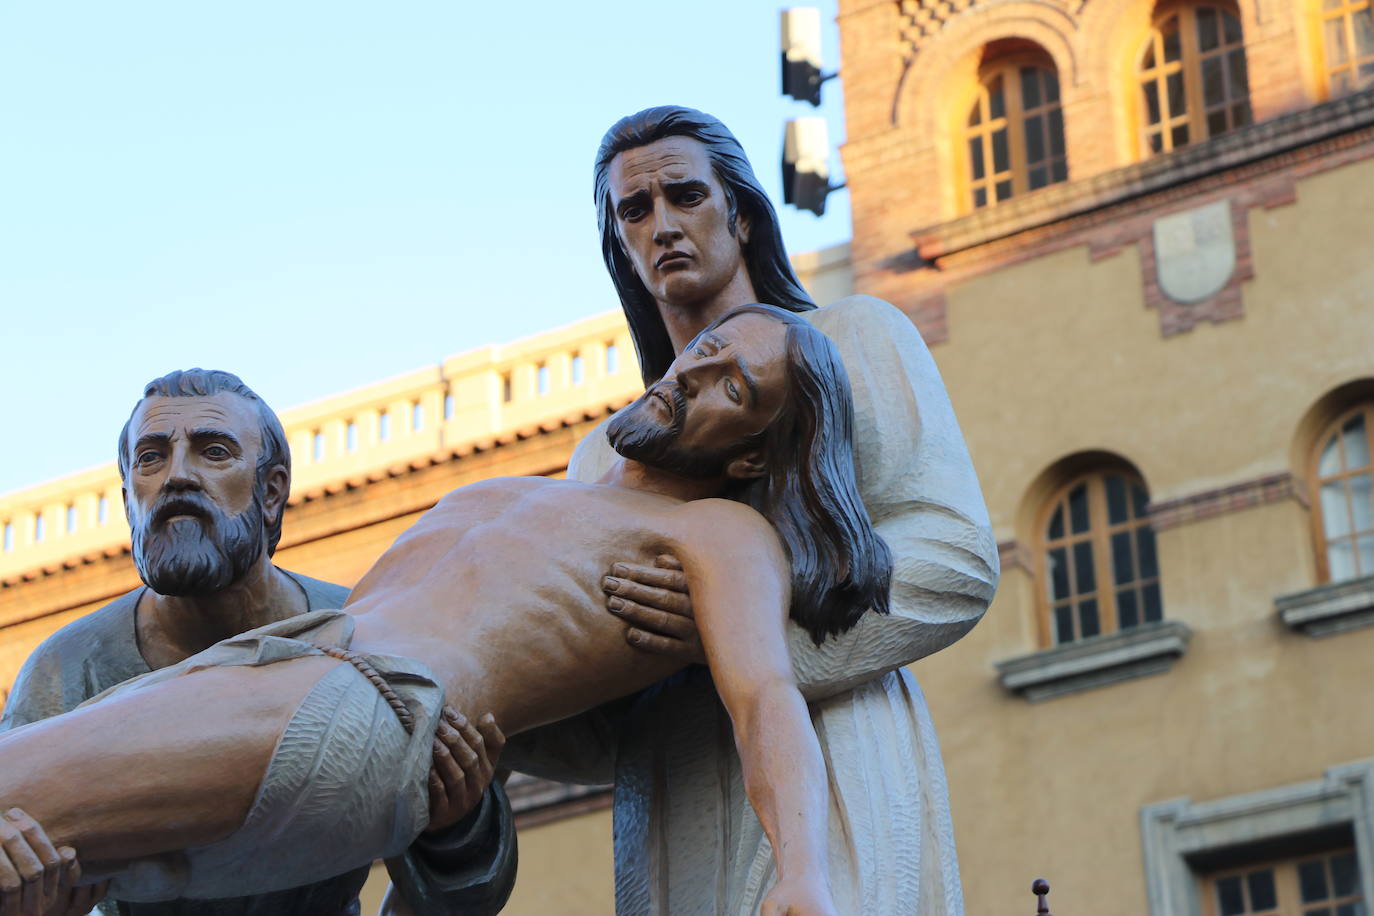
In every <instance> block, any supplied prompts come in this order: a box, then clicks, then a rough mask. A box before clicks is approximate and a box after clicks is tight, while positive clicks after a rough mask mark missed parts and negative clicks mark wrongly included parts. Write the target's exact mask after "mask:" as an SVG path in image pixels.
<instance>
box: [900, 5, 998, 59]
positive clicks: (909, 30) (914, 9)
mask: <svg viewBox="0 0 1374 916" xmlns="http://www.w3.org/2000/svg"><path fill="white" fill-rule="evenodd" d="M978 2H979V0H897V8H898V10H900V12H901V17H902V19H901V22H902V53H903V56H904V58H905V59H906V60H908V61H910V60H912V59H913V58H915V56H916V52H917V51H918V50H920V47H921V45H922V44H923V43H924V42H925V41H926V40H927V39H929V38H934V37H935V36H936V35H937V34H939V32H940V30H941V29H943V28H944V27H945V23H946V22H948V21H949V19H950V17H952V16H956V15H958V14H959V13H962V12H963V11H964V10H966V9H970V8H972V7H974V6H977V5H978ZM983 3H984V4H986V3H987V0H983Z"/></svg>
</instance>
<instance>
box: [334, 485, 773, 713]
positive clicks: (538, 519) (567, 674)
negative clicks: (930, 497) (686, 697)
mask: <svg viewBox="0 0 1374 916" xmlns="http://www.w3.org/2000/svg"><path fill="white" fill-rule="evenodd" d="M703 506H704V502H703V503H683V502H680V501H678V500H676V499H671V498H669V497H665V496H659V495H656V494H651V493H645V492H641V491H637V490H629V489H624V488H620V487H613V486H604V485H594V484H581V483H576V482H573V481H566V480H551V479H548V478H538V477H536V478H501V479H496V480H490V481H484V482H482V483H478V484H472V485H469V486H467V487H463V488H462V489H460V490H456V491H454V492H453V493H450V494H449V495H448V496H446V497H444V498H443V499H442V500H441V501H440V502H439V504H438V505H436V506H435V507H434V508H433V509H432V510H430V511H429V512H428V513H426V514H425V516H424V517H423V518H421V519H420V521H419V522H417V523H416V524H415V525H414V526H413V527H412V528H411V529H410V530H408V531H407V532H405V533H404V534H403V535H401V536H400V537H399V538H398V539H397V540H396V542H395V544H393V545H392V546H391V548H390V549H389V550H387V552H386V553H385V554H383V555H382V557H381V559H379V560H378V561H377V563H376V565H374V566H373V567H372V569H371V570H370V571H369V572H368V574H367V575H366V576H364V577H363V579H362V581H361V582H359V583H358V586H357V588H355V589H354V591H353V595H352V598H351V599H350V601H349V604H348V608H347V609H348V610H349V611H350V612H351V613H353V614H355V615H357V616H358V620H357V630H356V634H355V637H354V643H353V646H354V648H355V649H358V650H360V651H364V652H371V653H375V652H382V653H391V654H399V655H407V656H410V657H412V658H417V659H419V660H421V661H423V662H425V663H426V664H428V665H429V666H430V667H431V668H433V669H434V671H435V673H436V674H437V675H438V677H439V679H440V680H441V681H442V682H443V685H444V688H445V694H446V698H447V702H448V703H450V704H451V705H453V706H454V707H456V708H458V709H459V710H460V711H462V712H464V713H465V714H467V715H469V716H480V715H482V714H483V713H487V712H491V713H492V714H494V715H495V716H496V719H497V722H498V723H499V724H500V725H501V727H502V728H503V729H504V730H505V732H506V733H507V734H517V733H519V732H521V731H524V730H526V729H529V728H533V727H535V726H537V725H541V724H543V723H546V722H550V721H554V720H557V719H562V718H565V717H567V716H569V715H572V714H574V713H577V712H580V711H581V710H584V709H587V708H589V707H592V706H595V705H598V704H600V703H602V702H605V701H607V700H610V699H614V698H616V697H620V696H624V695H626V694H628V693H631V692H633V691H635V690H637V689H639V688H642V687H645V686H647V685H649V684H652V683H654V682H655V681H658V680H660V679H662V678H663V677H665V676H666V675H668V674H670V673H672V672H673V671H674V670H676V669H677V668H678V667H680V665H679V664H678V663H675V662H673V661H671V660H666V659H663V658H657V657H654V656H652V655H649V654H647V653H644V652H641V651H639V650H636V649H634V648H632V647H631V646H630V645H628V644H627V643H626V641H625V626H624V624H623V623H622V622H621V621H620V620H618V619H617V618H616V617H614V616H612V615H611V614H609V613H607V611H606V609H605V597H604V594H603V593H602V590H601V583H602V578H603V577H604V576H605V575H606V574H607V572H608V570H609V569H610V567H611V566H612V564H614V563H616V562H638V563H644V564H649V563H652V560H653V557H654V556H656V555H657V554H659V553H663V552H676V551H678V550H679V549H680V548H682V547H683V546H684V542H685V541H686V542H690V541H692V540H693V539H701V538H703V537H709V538H711V539H712V540H713V541H714V542H715V543H714V544H713V552H719V553H722V554H724V555H728V550H720V551H715V550H714V548H715V547H726V546H727V545H728V544H729V542H730V541H731V540H732V539H736V538H745V537H747V538H755V537H760V536H761V537H775V535H773V533H772V529H771V528H769V527H768V526H767V524H766V523H765V522H764V521H763V520H762V518H757V517H756V518H757V521H758V524H757V525H746V526H743V527H741V528H738V529H735V530H708V529H706V528H705V526H703V524H702V522H703V519H702V518H701V516H702V514H703V513H702V511H701V509H700V508H699V507H703ZM689 571H690V570H689ZM783 575H784V577H785V572H784V573H783ZM769 612H773V613H776V611H775V610H771V609H770V611H769Z"/></svg>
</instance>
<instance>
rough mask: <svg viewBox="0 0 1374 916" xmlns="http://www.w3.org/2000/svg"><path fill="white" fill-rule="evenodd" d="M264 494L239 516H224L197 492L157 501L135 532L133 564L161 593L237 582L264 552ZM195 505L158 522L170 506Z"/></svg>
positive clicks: (205, 590)
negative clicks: (189, 514)
mask: <svg viewBox="0 0 1374 916" xmlns="http://www.w3.org/2000/svg"><path fill="white" fill-rule="evenodd" d="M261 497H262V494H261V493H260V492H259V490H258V488H257V487H255V488H254V491H253V503H252V505H250V506H249V507H248V508H247V509H245V510H244V511H243V512H242V513H240V514H239V515H232V516H231V515H225V514H224V513H223V512H221V511H220V510H219V508H218V507H217V506H216V505H215V504H214V503H212V502H211V501H210V500H209V499H208V498H206V497H205V496H204V495H202V494H200V493H183V494H178V495H176V496H170V497H165V498H164V499H162V500H160V501H159V503H158V505H157V506H155V507H154V509H153V511H151V512H149V513H148V514H147V516H145V518H144V520H143V522H142V523H141V524H139V525H138V526H137V527H136V528H135V529H134V531H133V553H134V566H135V567H137V568H138V574H139V577H140V578H142V579H143V582H144V584H146V585H147V586H148V587H149V588H151V589H152V590H153V591H155V592H157V593H158V594H159V595H173V596H182V595H208V594H212V593H214V592H218V591H222V590H224V589H226V588H228V587H229V586H230V585H232V584H233V583H235V582H237V581H238V580H239V579H241V578H243V576H244V575H245V574H246V573H247V572H248V570H250V569H251V568H252V567H253V564H254V563H255V562H257V559H258V557H260V556H262V552H263V547H264V545H265V544H266V538H267V534H266V532H265V531H264V530H263V509H262V498H261ZM173 506H184V507H185V508H188V509H190V508H192V507H193V508H194V509H195V510H196V511H195V513H194V515H193V516H192V517H187V518H180V519H177V520H176V521H172V522H159V521H158V519H159V518H165V517H166V516H167V515H168V514H171V512H170V511H169V507H173Z"/></svg>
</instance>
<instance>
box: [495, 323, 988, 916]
mask: <svg viewBox="0 0 1374 916" xmlns="http://www.w3.org/2000/svg"><path fill="white" fill-rule="evenodd" d="M805 317H807V318H808V319H810V320H811V321H812V322H813V323H814V324H815V325H816V327H818V328H820V329H821V330H822V331H824V332H825V334H826V335H827V336H829V337H830V338H831V339H832V340H833V341H834V342H835V344H836V345H837V346H838V347H839V351H840V355H841V357H842V358H843V361H844V364H845V368H846V369H847V370H848V372H849V378H850V382H851V384H852V386H853V389H854V406H855V462H856V465H857V468H858V474H859V487H860V492H861V494H862V496H863V500H864V504H865V505H866V506H867V507H868V511H869V514H870V516H871V517H872V519H873V521H874V523H875V525H876V526H877V529H878V531H879V533H880V534H882V536H883V537H884V538H885V539H886V540H887V543H888V544H889V546H890V547H891V548H892V553H893V557H894V560H895V569H894V575H893V584H892V614H891V615H890V616H879V615H877V614H871V613H870V614H867V615H865V616H864V617H863V618H862V620H861V621H860V623H859V624H858V625H857V626H856V627H855V628H854V629H852V630H850V631H849V632H848V633H846V634H844V635H843V636H840V637H838V638H836V637H832V638H830V639H828V640H827V641H826V642H825V643H824V644H823V645H822V646H820V647H819V648H817V647H816V646H815V645H814V644H813V643H812V642H811V640H810V638H809V637H808V636H807V634H806V633H805V632H804V631H803V630H802V629H801V628H800V627H798V626H796V625H795V624H793V625H791V626H790V628H789V634H788V638H789V645H790V648H791V652H792V661H793V667H794V669H795V672H796V675H797V680H798V683H799V684H800V685H801V687H802V690H803V692H804V693H805V694H806V696H807V698H808V699H809V700H811V701H812V704H811V717H812V721H813V723H814V724H815V727H816V733H817V735H819V737H820V743H821V748H822V750H823V753H824V756H825V760H826V767H827V770H828V772H829V779H830V829H829V836H830V879H831V884H832V886H833V888H834V890H835V895H836V903H837V905H838V906H839V908H840V911H841V912H842V913H845V914H855V916H859V914H862V916H884V914H903V916H905V914H920V916H961V914H962V913H963V894H962V891H961V888H960V884H959V867H958V862H957V860H956V859H955V854H954V837H953V831H952V827H951V824H950V812H949V800H948V793H947V791H946V786H945V774H944V768H943V766H942V765H941V762H940V749H939V744H938V742H937V741H936V738H935V731H934V728H933V727H932V725H931V721H930V715H929V713H928V711H927V709H926V704H925V699H924V697H923V696H922V695H921V691H920V688H919V687H918V686H917V684H916V680H915V678H913V677H912V676H911V673H910V672H909V671H906V670H905V669H902V670H894V669H899V668H900V666H903V665H906V664H908V663H910V662H913V661H915V660H917V659H919V658H922V657H924V656H926V655H928V654H930V653H931V652H935V651H937V650H939V649H943V648H944V647H945V646H948V645H949V644H951V643H952V642H954V641H955V640H957V639H958V638H959V637H961V636H963V635H964V634H965V633H967V632H968V631H969V629H971V628H972V627H973V625H974V624H975V623H977V622H978V619H979V617H981V616H982V614H983V611H984V610H985V609H986V608H987V606H988V603H989V602H990V601H991V600H992V595H993V590H994V589H995V587H996V584H997V577H998V565H997V549H996V544H995V542H994V540H993V538H992V533H991V528H990V525H989V523H988V517H987V510H986V508H985V507H984V504H983V497H982V493H981V491H980V490H979V487H978V480H977V478H976V476H975V475H974V472H973V466H972V464H971V463H970V461H969V457H968V451H967V449H966V448H965V446H964V440H963V436H962V434H961V433H960V432H959V426H958V423H957V422H956V421H955V418H954V412H953V410H952V408H951V407H950V403H949V398H948V396H947V395H946V394H945V389H944V385H943V383H942V382H941V381H940V376H939V372H938V371H937V370H936V368H935V363H934V361H933V360H932V359H931V356H930V353H929V351H928V350H927V349H926V346H925V343H924V342H923V341H922V340H921V337H920V335H919V334H918V333H917V331H916V329H915V328H914V327H913V326H912V324H911V322H910V321H909V320H908V319H907V317H906V316H905V315H903V314H902V313H900V312H899V311H897V310H896V309H895V308H893V307H892V306H890V305H888V304H887V303H885V302H882V301H881V300H878V299H873V298H870V297H867V296H850V297H848V298H846V299H842V300H840V301H839V302H836V303H835V304H834V305H831V306H829V307H827V308H823V309H818V310H816V311H814V312H809V313H805ZM614 457H615V456H614V453H613V452H612V450H611V449H610V446H609V445H608V444H607V443H606V437H605V434H604V430H603V429H601V428H598V429H597V430H596V431H595V432H593V433H592V434H591V435H589V436H588V437H587V438H586V439H584V440H583V441H582V442H581V443H580V444H579V446H578V448H577V451H576V453H575V454H574V456H573V460H572V466H571V467H570V468H569V476H570V477H573V478H576V479H578V480H596V479H598V478H599V477H600V476H601V475H602V474H603V473H604V472H605V471H606V469H607V468H608V467H609V466H610V464H611V462H612V461H613V460H614ZM741 597H747V596H741ZM503 763H507V764H508V765H513V766H514V767H515V768H516V769H523V770H527V771H529V772H532V773H534V774H535V775H541V776H546V777H550V778H555V779H564V780H566V781H586V782H605V781H609V779H610V777H611V774H612V772H613V773H614V781H615V809H614V820H615V875H616V877H615V883H616V912H617V913H618V914H620V916H647V914H672V916H680V914H703V916H705V914H711V916H737V914H738V916H744V914H752V913H756V912H757V911H758V909H759V905H760V904H761V902H762V899H763V896H764V894H765V893H766V892H767V891H768V889H769V888H770V887H771V886H772V884H773V881H774V865H773V857H772V851H771V849H770V847H769V843H768V839H767V837H766V836H765V835H764V832H763V829H762V827H761V826H760V824H759V821H758V818H757V817H756V816H755V814H754V811H753V808H752V807H750V805H749V799H748V797H747V796H746V795H745V792H744V786H743V781H742V778H741V773H740V762H739V757H738V755H737V754H736V751H735V744H734V739H733V735H732V733H731V729H730V722H729V717H728V716H727V715H726V713H725V710H724V708H723V707H722V706H721V704H720V701H719V699H718V698H717V696H716V693H715V691H714V689H713V688H712V685H711V680H710V677H709V674H708V673H707V671H706V670H705V669H704V668H693V669H690V670H689V671H688V672H685V673H684V674H683V675H679V676H678V677H675V678H673V679H671V680H670V681H668V682H667V683H665V684H663V685H660V686H658V687H655V688H653V689H652V690H651V691H649V692H647V693H646V694H644V695H641V696H640V697H639V698H637V699H636V700H633V701H629V702H622V703H621V704H619V705H615V704H613V705H612V706H608V707H606V708H604V709H602V710H597V711H595V712H593V713H589V714H587V715H585V716H581V717H578V718H576V719H572V720H569V721H568V722H565V723H558V724H556V725H552V726H548V727H546V728H543V729H540V730H537V731H535V732H532V733H529V734H527V735H522V736H520V737H519V738H517V739H515V740H514V741H513V742H512V745H511V747H510V748H508V750H507V754H506V759H505V760H504V761H503Z"/></svg>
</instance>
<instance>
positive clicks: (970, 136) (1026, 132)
mask: <svg viewBox="0 0 1374 916" xmlns="http://www.w3.org/2000/svg"><path fill="white" fill-rule="evenodd" d="M965 143H966V146H967V151H968V167H969V193H970V194H971V196H972V203H973V206H974V208H975V209H977V208H979V207H986V206H988V205H989V204H993V203H996V202H997V201H999V200H1006V199H1007V198H1008V197H1012V196H1013V195H1016V194H1024V193H1026V192H1027V191H1034V190H1035V189H1037V188H1043V187H1045V186H1046V185H1051V184H1055V183H1056V182H1060V181H1064V180H1066V179H1067V178H1068V177H1069V167H1068V158H1067V156H1066V154H1065V149H1064V110H1063V107H1062V106H1061V104H1060V101H1059V77H1058V75H1057V74H1056V73H1055V70H1054V67H1053V66H1051V65H1049V64H1048V62H1043V61H1036V60H1027V59H1025V58H1024V56H1018V58H1017V59H1013V60H1007V61H1004V62H1001V63H998V64H995V65H993V66H990V67H988V66H985V67H984V68H983V75H982V79H981V80H980V85H979V89H978V98H977V100H976V101H975V102H974V104H973V110H972V111H971V112H969V116H968V124H967V126H966V133H965Z"/></svg>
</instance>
